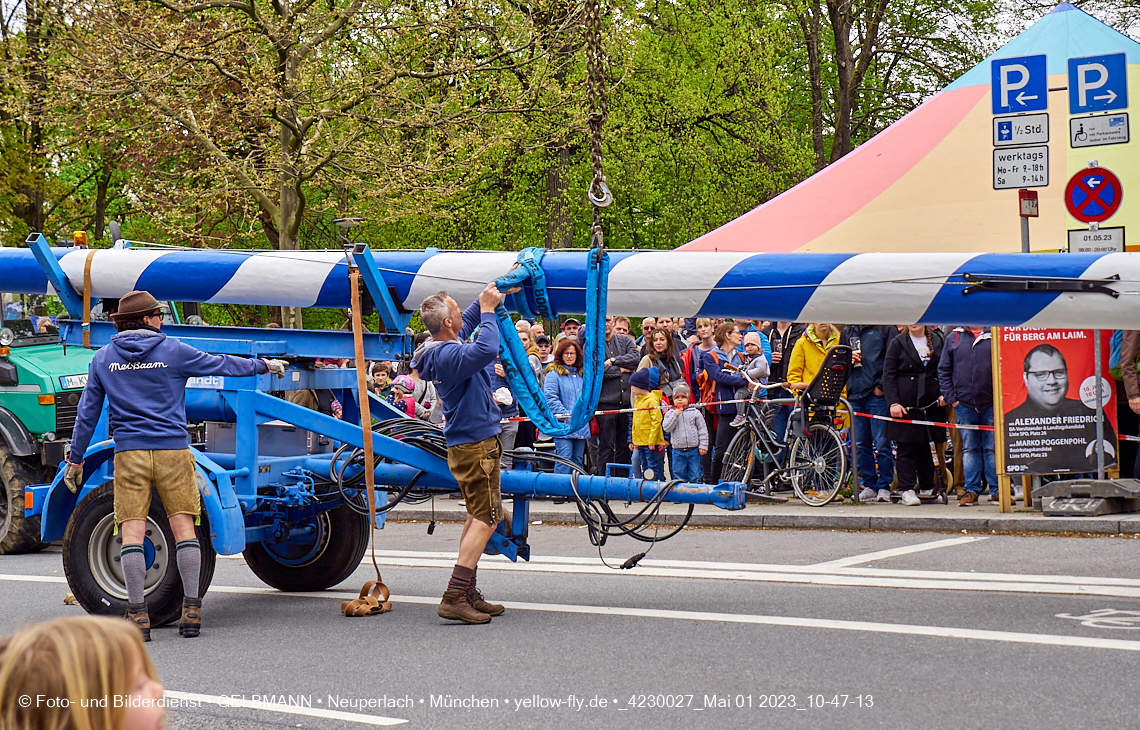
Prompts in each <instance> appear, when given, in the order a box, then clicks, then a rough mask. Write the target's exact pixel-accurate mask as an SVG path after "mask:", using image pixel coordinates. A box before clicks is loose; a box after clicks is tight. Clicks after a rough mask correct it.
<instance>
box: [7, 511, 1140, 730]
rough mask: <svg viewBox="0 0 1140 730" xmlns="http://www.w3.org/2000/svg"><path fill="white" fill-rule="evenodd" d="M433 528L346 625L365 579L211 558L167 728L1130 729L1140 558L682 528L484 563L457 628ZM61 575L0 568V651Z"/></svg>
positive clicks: (180, 657)
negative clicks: (306, 575) (312, 582)
mask: <svg viewBox="0 0 1140 730" xmlns="http://www.w3.org/2000/svg"><path fill="white" fill-rule="evenodd" d="M424 528H425V526H424V525H423V524H422V523H420V524H390V525H388V526H387V527H386V529H385V530H383V531H382V532H379V533H377V536H378V540H377V548H378V550H380V551H381V553H380V558H379V560H380V562H381V568H382V570H383V574H384V579H385V581H386V582H387V584H388V585H389V586H390V587H391V588H392V590H393V594H394V595H393V600H394V601H395V602H396V605H395V609H394V610H393V611H392V612H391V613H389V614H386V615H382V616H373V617H367V618H358V619H346V618H344V617H342V616H341V615H340V613H339V610H338V609H339V602H340V601H342V600H345V599H346V598H349V597H351V595H350V594H354V593H355V591H356V590H357V589H358V588H359V586H360V585H361V583H362V582H363V581H364V580H367V579H368V578H369V577H371V576H370V574H371V572H372V568H371V564H370V562H369V563H368V564H367V567H362V568H361V569H360V570H358V571H357V573H356V574H355V575H354V576H353V577H352V578H351V579H350V580H349V581H346V582H345V583H344V584H342V585H341V586H340V587H338V588H337V589H334V590H333V591H329V592H327V593H326V594H322V595H285V594H281V593H278V592H276V591H273V590H270V589H268V588H266V587H265V586H264V585H263V584H261V583H260V582H259V581H258V580H257V579H256V578H255V577H254V576H253V575H252V573H250V572H249V570H248V568H246V567H245V565H244V564H243V563H242V561H241V560H240V556H238V558H236V559H232V558H231V559H220V560H219V561H218V562H219V564H218V569H217V573H216V575H215V578H214V583H213V587H212V588H211V590H210V592H209V594H208V595H207V599H206V603H205V612H204V617H205V622H204V629H203V635H202V636H201V637H200V638H198V639H195V640H186V639H181V638H180V637H179V636H178V634H177V630H176V629H172V628H163V629H157V630H155V631H154V635H155V639H154V641H153V642H152V643H151V644H149V645H148V648H149V649H150V651H151V654H152V655H153V657H154V659H155V662H156V664H157V666H158V669H159V672H160V674H161V676H162V680H163V683H164V685H165V687H166V689H167V691H168V692H170V693H171V694H170V697H171V698H174V699H177V700H179V701H180V702H182V703H183V706H182V707H180V708H178V709H172V710H170V711H168V721H169V725H170V727H172V728H219V729H221V730H237V729H239V728H268V727H305V728H321V729H326V728H328V729H332V728H337V729H339V728H364V727H370V726H375V725H376V724H378V723H386V722H388V721H391V722H392V723H395V722H396V721H406V723H401V724H404V725H406V726H407V727H421V728H455V727H463V728H478V727H494V728H496V729H499V728H502V729H511V728H520V729H522V728H526V729H530V728H535V727H557V728H652V729H654V730H659V729H661V728H680V727H684V728H712V729H716V730H721V729H723V728H752V727H757V728H758V727H765V728H831V727H836V728H839V727H842V728H896V727H921V728H948V729H949V728H954V729H955V730H957V729H958V728H963V727H986V728H995V729H998V728H1026V727H1043V728H1061V727H1081V728H1084V727H1090V728H1091V727H1122V728H1126V727H1140V709H1138V707H1137V706H1138V700H1137V699H1136V693H1135V689H1134V686H1135V685H1134V682H1135V679H1134V677H1135V668H1136V666H1137V663H1138V661H1140V634H1137V633H1136V632H1137V630H1138V629H1140V576H1138V575H1137V570H1136V568H1135V566H1136V564H1137V561H1136V557H1137V554H1138V552H1140V542H1138V541H1137V540H1136V539H1132V538H1120V537H1102V538H1075V537H1073V538H1060V537H1017V536H1000V535H993V536H984V535H962V534H957V535H955V534H931V533H867V532H859V533H844V532H829V531H785V530H703V529H690V530H686V531H685V532H683V533H682V534H681V535H679V536H678V537H676V538H674V539H673V540H671V541H669V542H665V543H661V544H658V545H656V546H655V547H654V548H653V550H652V551H651V552H650V554H649V557H648V558H647V559H646V560H644V561H643V562H642V564H641V566H639V567H638V568H637V569H636V570H634V571H616V570H609V569H607V568H605V567H604V566H603V565H602V564H601V562H600V561H599V560H598V553H597V550H596V549H595V548H593V547H591V546H590V545H589V543H588V541H587V539H586V534H585V531H584V530H583V529H579V528H574V527H555V526H536V527H533V528H532V536H531V544H532V547H533V550H534V555H535V557H534V560H532V561H531V563H529V564H520V565H517V566H515V565H510V564H507V563H506V562H505V561H502V560H501V559H499V560H484V562H483V564H482V565H481V567H480V572H479V583H480V587H481V588H482V590H483V592H484V593H485V594H486V595H487V597H488V598H489V599H491V600H496V601H502V602H504V603H506V604H507V606H508V610H507V612H506V613H505V614H504V615H503V616H501V617H499V618H496V619H494V620H493V621H492V623H491V624H490V625H487V626H465V625H457V624H452V623H450V622H446V621H443V620H441V619H439V618H438V617H437V616H436V615H435V605H436V603H437V602H438V596H439V595H440V593H441V592H442V590H443V588H444V585H445V583H446V581H447V576H448V573H449V570H450V565H451V563H452V562H453V560H454V558H453V555H454V551H455V549H456V546H457V541H458V534H459V529H460V528H459V526H458V525H451V524H441V525H439V526H438V528H437V529H436V532H435V534H434V535H432V536H428V535H426V534H425V529H424ZM642 549H643V547H642V546H641V545H639V544H634V543H632V542H630V541H611V542H610V544H608V545H607V546H606V548H605V553H606V559H607V561H608V562H610V563H611V564H613V565H617V564H620V563H621V562H622V561H624V560H625V559H626V558H627V557H629V556H630V555H631V554H633V553H634V552H639V551H640V550H642ZM366 560H367V558H366ZM62 575H63V571H62V567H61V563H60V556H59V554H58V553H51V552H47V553H42V554H39V555H30V556H7V557H2V558H0V633H7V632H9V631H12V630H14V629H17V628H19V627H20V626H21V625H24V624H27V623H29V622H34V621H40V620H44V619H48V618H52V617H56V616H66V615H74V614H76V613H78V612H80V611H81V610H82V609H80V608H78V607H76V606H67V605H64V602H63V598H64V596H65V594H66V593H67V592H68V589H67V586H66V584H65V583H64V582H63V579H62ZM257 702H268V703H271V704H270V705H269V707H265V706H261V705H256V706H254V707H240V706H234V705H239V704H242V703H244V704H246V705H255V704H256V703H257ZM337 712H340V713H345V714H343V715H341V716H336V714H335V713H337ZM385 718H386V719H387V720H385Z"/></svg>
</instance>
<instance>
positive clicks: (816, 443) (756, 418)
mask: <svg viewBox="0 0 1140 730" xmlns="http://www.w3.org/2000/svg"><path fill="white" fill-rule="evenodd" d="M850 372H851V348H850V347H848V346H847V345H836V346H834V347H832V348H831V349H829V350H828V351H827V354H826V355H825V356H824V362H823V365H822V366H821V367H820V369H819V372H817V373H816V376H815V377H814V378H812V382H811V383H809V384H808V387H807V388H806V389H805V390H804V391H803V393H801V394H800V395H799V396H798V397H796V398H776V399H772V400H761V399H759V398H758V397H757V395H756V394H757V393H758V392H759V389H755V390H753V391H752V397H751V398H750V400H749V402H748V404H747V405H746V406H745V410H744V414H745V420H746V421H747V425H746V426H744V427H742V428H741V429H740V431H739V432H738V433H737V434H736V435H735V436H733V437H732V441H730V442H729V444H728V448H727V449H725V454H724V466H723V467H722V471H721V478H722V479H724V480H726V481H739V482H744V483H745V485H746V486H748V487H750V486H751V484H752V475H753V472H754V471H755V469H756V466H757V464H766V465H767V464H770V465H771V469H770V470H769V471H768V473H767V474H766V475H765V476H764V477H763V479H762V481H761V485H760V488H759V489H758V490H749V491H750V492H752V493H753V494H758V495H761V496H765V495H769V494H771V493H772V492H773V491H775V487H776V486H778V485H779V486H784V485H790V486H791V488H792V490H793V491H794V492H795V494H796V497H798V498H799V499H800V500H801V501H803V502H804V503H805V504H807V505H810V506H812V507H822V506H823V505H825V504H827V503H828V502H830V501H831V500H833V499H834V498H835V496H836V495H837V494H838V493H839V490H840V489H841V488H842V487H843V486H844V485H845V484H846V483H847V477H848V472H849V462H848V457H847V444H846V443H845V441H844V439H843V436H842V435H841V434H840V433H839V431H838V430H837V429H836V428H835V424H836V421H837V420H840V419H841V418H842V416H840V414H839V409H838V406H839V403H840V399H841V395H842V392H843V387H844V385H845V384H846V383H847V376H848V375H849V374H850ZM774 405H775V406H783V405H792V406H794V409H793V411H792V415H791V416H790V417H789V418H788V426H787V428H786V429H785V433H784V434H783V439H782V440H781V439H779V438H777V435H776V434H775V433H774V432H773V431H772V428H771V426H772V422H773V420H774V418H775V413H774V411H773V410H772V406H774ZM789 436H794V437H795V438H794V440H793V441H792V442H791V444H790V445H788V438H789Z"/></svg>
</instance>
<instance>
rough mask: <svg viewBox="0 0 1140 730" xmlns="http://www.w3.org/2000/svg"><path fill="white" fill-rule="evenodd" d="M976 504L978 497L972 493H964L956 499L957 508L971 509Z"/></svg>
mask: <svg viewBox="0 0 1140 730" xmlns="http://www.w3.org/2000/svg"><path fill="white" fill-rule="evenodd" d="M977 503H978V495H976V494H974V493H973V492H966V493H965V494H963V495H962V496H961V497H959V498H958V506H959V507H973V506H974V505H975V504H977Z"/></svg>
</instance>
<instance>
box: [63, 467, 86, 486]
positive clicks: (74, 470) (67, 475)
mask: <svg viewBox="0 0 1140 730" xmlns="http://www.w3.org/2000/svg"><path fill="white" fill-rule="evenodd" d="M82 480H83V464H72V463H71V462H70V461H69V462H67V466H65V467H64V468H63V485H64V486H65V487H67V490H68V491H69V492H71V493H72V494H75V493H76V492H78V491H79V484H80V482H81V481H82Z"/></svg>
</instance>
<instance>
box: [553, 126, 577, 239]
mask: <svg viewBox="0 0 1140 730" xmlns="http://www.w3.org/2000/svg"><path fill="white" fill-rule="evenodd" d="M547 154H548V156H549V157H550V158H551V159H550V165H549V167H547V168H546V203H547V209H548V211H549V217H548V218H547V220H546V247H547V248H570V247H571V246H573V245H574V221H573V220H571V218H570V208H569V206H568V205H567V204H566V190H567V187H568V182H567V171H568V170H569V168H570V150H569V148H568V147H567V146H566V144H565V143H564V142H563V141H561V140H559V141H557V142H555V143H554V144H553V145H551V146H550V147H548V148H547Z"/></svg>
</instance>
